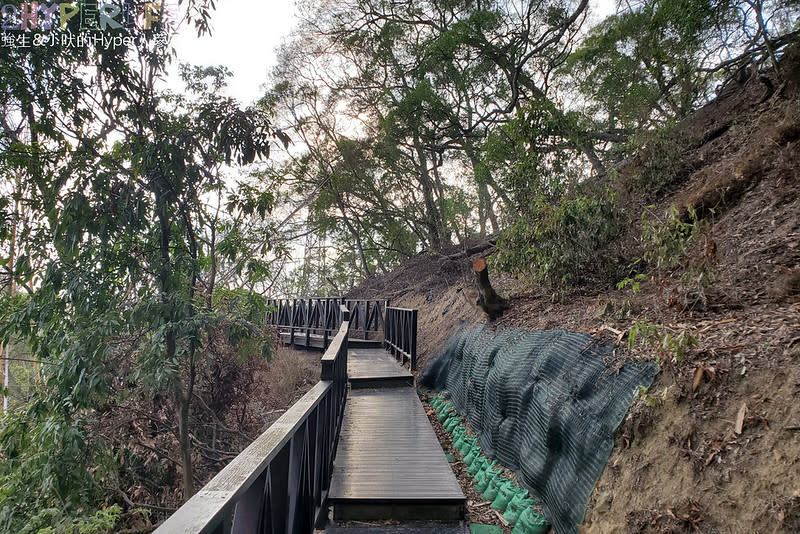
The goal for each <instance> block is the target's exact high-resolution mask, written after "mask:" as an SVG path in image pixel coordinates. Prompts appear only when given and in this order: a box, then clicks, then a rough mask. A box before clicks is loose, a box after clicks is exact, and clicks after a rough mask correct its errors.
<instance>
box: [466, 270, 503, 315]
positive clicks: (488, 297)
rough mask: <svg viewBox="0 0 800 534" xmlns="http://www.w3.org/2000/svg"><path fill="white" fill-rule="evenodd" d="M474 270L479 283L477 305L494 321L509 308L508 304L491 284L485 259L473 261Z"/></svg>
mask: <svg viewBox="0 0 800 534" xmlns="http://www.w3.org/2000/svg"><path fill="white" fill-rule="evenodd" d="M472 270H473V271H474V272H475V281H476V282H477V283H478V300H477V304H478V306H480V307H481V309H482V310H483V311H484V312H485V313H486V315H488V316H489V320H490V321H494V320H495V319H497V318H498V317H500V316H501V315H502V314H503V312H504V311H505V310H506V309H507V308H508V302H506V300H505V299H504V298H502V297H501V296H500V295H498V294H497V292H496V291H495V290H494V288H493V287H492V284H491V283H490V282H489V268H488V267H487V265H486V259H485V258H478V259H477V260H475V261H473V262H472Z"/></svg>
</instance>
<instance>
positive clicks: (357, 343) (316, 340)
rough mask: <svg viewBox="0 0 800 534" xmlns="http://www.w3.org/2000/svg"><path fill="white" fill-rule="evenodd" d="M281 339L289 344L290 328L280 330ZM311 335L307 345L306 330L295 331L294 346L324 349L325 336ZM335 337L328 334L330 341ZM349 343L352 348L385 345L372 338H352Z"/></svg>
mask: <svg viewBox="0 0 800 534" xmlns="http://www.w3.org/2000/svg"><path fill="white" fill-rule="evenodd" d="M280 336H281V341H282V342H283V343H285V344H287V345H288V344H289V340H290V339H291V334H290V333H289V331H288V330H283V331H281V332H280ZM308 337H309V344H308V345H306V334H305V332H300V331H299V330H298V331H296V332H295V333H294V346H295V348H300V349H317V350H324V347H323V343H324V338H323V336H321V335H319V334H311V335H310V336H308ZM332 339H333V334H331V335H330V336H328V342H330V341H331V340H332ZM347 344H348V346H349V347H350V348H381V347H382V346H383V342H382V341H375V340H371V339H358V338H350V339H349V340H348V341H347Z"/></svg>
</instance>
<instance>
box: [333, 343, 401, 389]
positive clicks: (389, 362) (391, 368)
mask: <svg viewBox="0 0 800 534" xmlns="http://www.w3.org/2000/svg"><path fill="white" fill-rule="evenodd" d="M347 376H348V378H349V379H350V386H351V387H352V388H353V389H357V388H380V387H397V386H412V385H414V375H412V374H411V372H410V371H409V370H408V369H406V368H405V367H403V366H401V365H400V364H399V363H397V360H395V359H394V357H393V356H392V355H391V354H389V353H388V352H386V351H385V350H383V349H379V348H365V349H362V348H354V347H350V350H348V351H347Z"/></svg>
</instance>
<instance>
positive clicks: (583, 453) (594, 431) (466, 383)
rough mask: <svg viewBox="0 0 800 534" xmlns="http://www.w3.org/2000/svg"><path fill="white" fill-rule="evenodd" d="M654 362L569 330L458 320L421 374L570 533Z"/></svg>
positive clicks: (550, 516) (652, 373)
mask: <svg viewBox="0 0 800 534" xmlns="http://www.w3.org/2000/svg"><path fill="white" fill-rule="evenodd" d="M658 371H659V367H658V366H657V365H656V364H654V363H651V362H634V361H629V362H624V361H621V360H620V358H619V357H618V356H616V354H615V352H614V349H613V347H608V346H602V345H598V344H597V342H596V340H595V339H594V338H592V336H590V335H588V334H584V333H577V332H569V331H566V330H557V331H537V332H532V331H528V330H523V329H513V330H505V331H500V332H495V331H493V330H492V329H490V328H488V327H487V325H478V326H475V327H472V328H465V327H463V326H462V328H461V329H459V331H458V332H457V333H456V334H454V335H453V336H452V337H451V338H450V340H449V341H448V342H447V344H446V346H445V349H444V352H443V353H442V354H441V355H440V356H439V357H438V358H437V359H436V360H435V361H434V362H432V363H431V364H430V365H429V366H428V368H427V369H426V370H425V373H424V374H423V376H422V380H421V383H422V385H423V386H425V387H428V388H430V389H433V390H436V391H445V390H446V391H447V392H449V394H450V396H451V397H452V401H453V404H454V405H455V406H456V408H457V409H458V410H459V412H460V413H461V414H462V415H463V416H464V417H465V418H466V419H467V420H468V421H469V423H470V425H471V426H472V428H473V430H475V432H477V433H478V436H479V438H480V445H481V447H482V448H483V450H484V452H485V453H486V454H487V455H488V456H490V457H493V458H496V459H497V460H499V461H500V463H502V464H503V465H505V466H506V467H508V468H509V469H512V470H513V471H515V472H516V473H517V476H518V477H519V482H520V485H521V486H523V487H525V488H526V489H528V490H529V491H530V492H531V494H532V495H533V496H534V497H536V498H537V499H538V500H539V501H540V502H541V505H542V510H543V511H544V514H545V517H547V519H548V520H549V521H550V522H551V523H552V524H553V527H554V528H555V530H556V532H558V533H574V532H577V525H579V524H580V523H582V522H583V516H584V512H585V510H586V503H587V502H588V500H589V495H590V494H591V492H592V489H593V488H594V485H595V484H596V483H597V479H598V478H600V475H601V474H602V473H603V469H604V468H605V464H606V462H607V461H608V457H609V455H610V454H611V449H612V448H613V445H614V441H613V433H614V430H615V429H616V428H617V426H618V425H619V424H620V423H621V422H622V419H623V418H624V417H625V414H626V413H627V411H628V409H629V408H630V406H631V404H632V403H633V401H634V399H635V397H636V390H637V389H638V387H639V386H645V387H649V386H650V384H651V383H652V382H653V378H655V375H656V374H657V373H658Z"/></svg>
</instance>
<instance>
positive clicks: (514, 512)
mask: <svg viewBox="0 0 800 534" xmlns="http://www.w3.org/2000/svg"><path fill="white" fill-rule="evenodd" d="M532 505H533V499H530V498H529V497H528V491H527V490H522V491H518V492H517V493H516V495H514V496H513V497H512V498H511V502H509V503H508V507H507V508H506V511H505V513H504V514H503V519H505V520H506V521H508V522H509V523H511V524H512V525H513V524H514V523H516V522H517V520H518V519H519V515H520V514H521V513H522V511H523V510H524V509H525V508H530V507H531V506H532Z"/></svg>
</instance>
